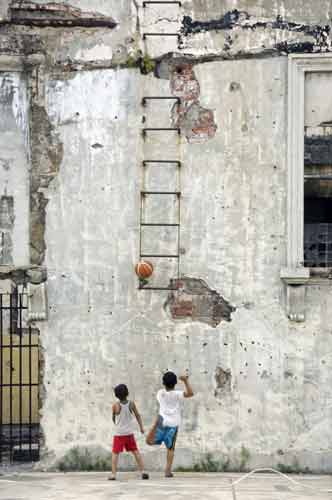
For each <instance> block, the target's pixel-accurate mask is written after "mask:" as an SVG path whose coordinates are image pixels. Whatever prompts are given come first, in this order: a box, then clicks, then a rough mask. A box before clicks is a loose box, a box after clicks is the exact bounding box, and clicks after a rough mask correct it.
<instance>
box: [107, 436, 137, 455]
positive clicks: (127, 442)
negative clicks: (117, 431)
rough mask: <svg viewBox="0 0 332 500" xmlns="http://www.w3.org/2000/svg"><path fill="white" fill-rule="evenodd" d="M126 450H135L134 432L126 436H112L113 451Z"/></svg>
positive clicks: (120, 451)
mask: <svg viewBox="0 0 332 500" xmlns="http://www.w3.org/2000/svg"><path fill="white" fill-rule="evenodd" d="M123 450H126V451H137V444H136V440H135V436H134V434H128V436H114V438H113V449H112V452H113V453H122V452H123Z"/></svg>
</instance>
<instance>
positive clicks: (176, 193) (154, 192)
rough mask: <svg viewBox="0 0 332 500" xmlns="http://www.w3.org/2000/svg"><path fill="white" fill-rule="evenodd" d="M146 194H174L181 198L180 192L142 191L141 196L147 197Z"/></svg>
mask: <svg viewBox="0 0 332 500" xmlns="http://www.w3.org/2000/svg"><path fill="white" fill-rule="evenodd" d="M146 194H173V195H176V196H180V195H181V192H180V191H141V195H143V196H145V195H146Z"/></svg>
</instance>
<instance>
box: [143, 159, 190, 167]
mask: <svg viewBox="0 0 332 500" xmlns="http://www.w3.org/2000/svg"><path fill="white" fill-rule="evenodd" d="M147 163H162V164H164V163H174V164H176V165H177V166H178V167H181V162H180V161H178V160H143V167H145V166H146V164H147Z"/></svg>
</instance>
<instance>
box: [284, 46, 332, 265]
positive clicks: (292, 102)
mask: <svg viewBox="0 0 332 500" xmlns="http://www.w3.org/2000/svg"><path fill="white" fill-rule="evenodd" d="M318 71H319V72H332V54H329V53H326V54H310V55H308V54H292V55H290V56H289V59H288V160H287V166H288V201H287V231H288V235H287V267H289V268H290V269H298V268H301V267H303V258H304V257H303V252H304V249H303V238H304V234H303V231H304V84H305V75H306V73H315V72H318Z"/></svg>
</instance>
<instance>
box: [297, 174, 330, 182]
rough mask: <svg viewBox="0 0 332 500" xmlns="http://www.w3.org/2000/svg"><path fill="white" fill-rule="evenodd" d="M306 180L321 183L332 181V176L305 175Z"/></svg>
mask: <svg viewBox="0 0 332 500" xmlns="http://www.w3.org/2000/svg"><path fill="white" fill-rule="evenodd" d="M304 178H305V179H317V180H319V181H332V175H319V174H318V175H315V174H305V175H304Z"/></svg>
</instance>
